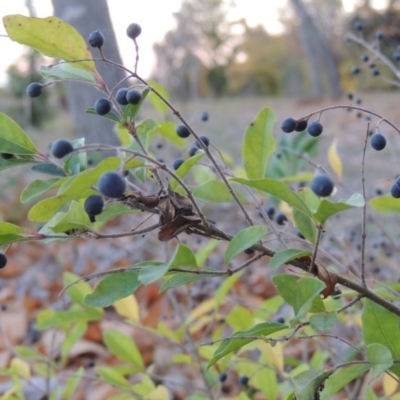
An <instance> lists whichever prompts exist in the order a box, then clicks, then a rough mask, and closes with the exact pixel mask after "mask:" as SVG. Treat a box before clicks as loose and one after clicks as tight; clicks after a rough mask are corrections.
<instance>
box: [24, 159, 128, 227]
mask: <svg viewBox="0 0 400 400" xmlns="http://www.w3.org/2000/svg"><path fill="white" fill-rule="evenodd" d="M120 163H121V160H120V159H119V158H118V157H110V158H107V159H105V160H102V161H101V162H100V163H99V164H97V165H96V167H94V168H91V169H88V170H86V171H83V172H81V173H79V174H77V175H74V176H71V177H69V178H68V179H66V180H65V181H63V184H62V185H61V186H60V188H59V190H58V192H57V195H56V196H54V197H50V198H47V199H44V200H41V201H39V202H38V203H37V204H35V205H34V206H33V207H32V208H31V209H30V211H29V214H28V218H29V219H30V220H31V221H33V222H46V221H48V220H49V219H51V218H52V217H53V216H54V214H55V213H56V212H57V210H58V209H59V208H60V207H61V206H63V205H64V204H65V203H68V202H69V201H71V200H77V199H81V198H85V197H88V196H89V195H90V194H93V193H94V191H93V190H92V189H91V187H92V186H94V185H96V184H97V181H98V180H99V178H100V176H101V175H103V174H104V173H105V172H108V171H111V170H116V169H117V168H118V167H119V165H120Z"/></svg>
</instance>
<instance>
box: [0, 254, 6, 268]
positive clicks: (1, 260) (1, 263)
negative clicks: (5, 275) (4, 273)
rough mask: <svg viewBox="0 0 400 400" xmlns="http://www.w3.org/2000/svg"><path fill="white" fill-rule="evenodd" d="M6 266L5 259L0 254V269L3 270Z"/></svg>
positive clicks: (3, 255)
mask: <svg viewBox="0 0 400 400" xmlns="http://www.w3.org/2000/svg"><path fill="white" fill-rule="evenodd" d="M6 265H7V257H6V256H5V254H3V253H0V269H2V268H4V267H5V266H6Z"/></svg>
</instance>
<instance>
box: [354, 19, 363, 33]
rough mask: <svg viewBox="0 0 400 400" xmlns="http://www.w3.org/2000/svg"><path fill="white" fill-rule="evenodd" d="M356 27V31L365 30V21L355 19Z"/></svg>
mask: <svg viewBox="0 0 400 400" xmlns="http://www.w3.org/2000/svg"><path fill="white" fill-rule="evenodd" d="M353 26H354V29H355V30H356V31H362V30H363V23H362V22H361V21H360V20H357V21H354V25H353Z"/></svg>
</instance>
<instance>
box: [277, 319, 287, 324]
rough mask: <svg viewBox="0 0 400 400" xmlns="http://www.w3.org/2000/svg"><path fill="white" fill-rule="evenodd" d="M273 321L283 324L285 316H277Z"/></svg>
mask: <svg viewBox="0 0 400 400" xmlns="http://www.w3.org/2000/svg"><path fill="white" fill-rule="evenodd" d="M275 321H276V322H278V324H284V323H285V318H283V317H278V318H277V319H276V320H275Z"/></svg>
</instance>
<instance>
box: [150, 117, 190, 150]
mask: <svg viewBox="0 0 400 400" xmlns="http://www.w3.org/2000/svg"><path fill="white" fill-rule="evenodd" d="M156 133H158V134H159V135H161V136H163V137H164V138H165V139H167V140H169V141H170V142H172V143H173V144H175V145H177V146H179V147H182V146H183V145H184V144H185V139H183V138H181V137H179V136H178V135H177V134H176V125H175V124H174V123H173V122H170V121H163V122H161V121H160V126H159V127H158V128H157V131H156Z"/></svg>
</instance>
